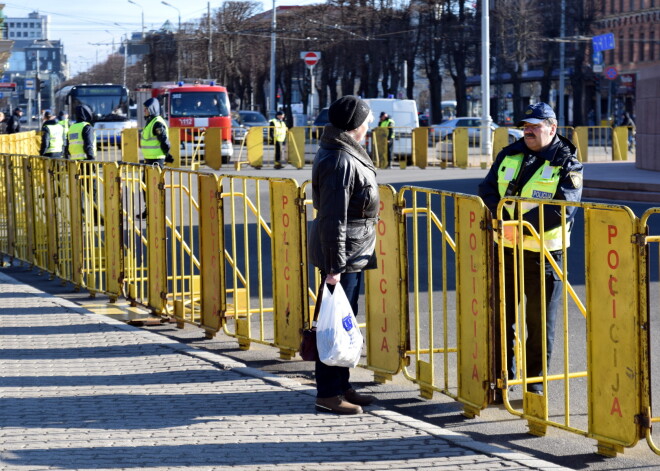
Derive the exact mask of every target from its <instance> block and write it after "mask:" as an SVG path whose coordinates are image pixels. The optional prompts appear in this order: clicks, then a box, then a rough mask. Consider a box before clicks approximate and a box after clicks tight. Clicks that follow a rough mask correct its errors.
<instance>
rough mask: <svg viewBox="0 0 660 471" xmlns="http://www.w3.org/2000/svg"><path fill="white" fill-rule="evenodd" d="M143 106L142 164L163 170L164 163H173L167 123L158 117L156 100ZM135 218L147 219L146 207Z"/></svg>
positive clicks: (149, 100) (146, 102) (151, 100)
mask: <svg viewBox="0 0 660 471" xmlns="http://www.w3.org/2000/svg"><path fill="white" fill-rule="evenodd" d="M143 106H144V117H145V119H146V120H147V122H146V124H145V126H144V129H143V130H142V137H141V138H140V148H141V149H142V156H143V157H144V160H143V161H142V163H143V164H147V165H153V166H157V167H160V168H163V167H164V166H165V163H166V162H167V163H170V162H174V158H173V157H172V155H171V154H170V138H169V131H168V129H167V123H166V122H165V120H164V119H163V117H162V116H161V115H160V103H159V102H158V100H157V99H156V98H149V99H148V100H147V101H145V102H144V105H143ZM145 175H146V173H145ZM145 201H146V195H145ZM145 204H146V203H145ZM136 217H138V218H139V219H145V218H146V217H147V208H146V206H145V208H144V211H142V213H140V214H138V215H137V216H136Z"/></svg>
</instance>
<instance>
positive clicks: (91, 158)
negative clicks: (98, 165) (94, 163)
mask: <svg viewBox="0 0 660 471" xmlns="http://www.w3.org/2000/svg"><path fill="white" fill-rule="evenodd" d="M85 160H94V157H90V156H89V155H88V156H87V157H85Z"/></svg>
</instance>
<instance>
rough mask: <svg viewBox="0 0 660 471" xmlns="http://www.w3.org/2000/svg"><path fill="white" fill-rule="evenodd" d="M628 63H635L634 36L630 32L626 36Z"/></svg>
mask: <svg viewBox="0 0 660 471" xmlns="http://www.w3.org/2000/svg"><path fill="white" fill-rule="evenodd" d="M628 40H629V41H628V62H635V35H634V34H633V32H632V31H631V32H630V34H629V35H628Z"/></svg>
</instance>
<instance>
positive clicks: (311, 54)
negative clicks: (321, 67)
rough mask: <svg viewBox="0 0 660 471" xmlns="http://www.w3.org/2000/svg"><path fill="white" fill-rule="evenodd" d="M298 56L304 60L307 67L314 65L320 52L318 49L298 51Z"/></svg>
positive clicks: (319, 56)
mask: <svg viewBox="0 0 660 471" xmlns="http://www.w3.org/2000/svg"><path fill="white" fill-rule="evenodd" d="M300 58H301V59H302V60H304V61H305V64H306V65H307V67H314V66H315V65H316V64H317V63H318V61H319V59H320V58H321V53H320V52H318V51H303V52H301V53H300Z"/></svg>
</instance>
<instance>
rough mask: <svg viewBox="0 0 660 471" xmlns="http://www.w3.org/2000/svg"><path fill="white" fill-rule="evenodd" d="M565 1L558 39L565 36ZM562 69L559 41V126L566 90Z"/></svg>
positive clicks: (562, 44) (563, 45)
mask: <svg viewBox="0 0 660 471" xmlns="http://www.w3.org/2000/svg"><path fill="white" fill-rule="evenodd" d="M565 10H566V0H561V25H560V27H559V37H560V38H563V37H564V36H566V20H565V18H564V17H565V16H566V15H565ZM564 67H566V43H565V42H564V41H561V42H560V43H559V90H557V99H558V100H559V119H558V124H559V126H564V121H565V120H564V116H565V110H564V106H565V104H564V89H565V88H566V83H565V78H564Z"/></svg>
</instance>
